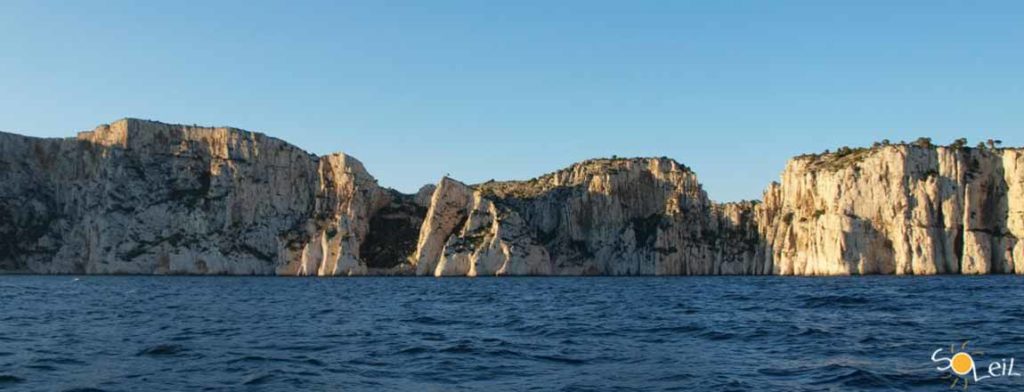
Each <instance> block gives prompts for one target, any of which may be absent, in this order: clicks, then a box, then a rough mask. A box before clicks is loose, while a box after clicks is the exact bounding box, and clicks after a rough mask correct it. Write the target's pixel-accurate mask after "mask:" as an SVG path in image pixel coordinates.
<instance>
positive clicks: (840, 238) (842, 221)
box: [756, 144, 1024, 275]
mask: <svg viewBox="0 0 1024 392" xmlns="http://www.w3.org/2000/svg"><path fill="white" fill-rule="evenodd" d="M756 211H757V221H758V231H759V233H760V235H761V237H762V238H763V241H764V244H763V246H764V249H765V251H764V253H765V254H766V255H767V256H768V260H767V261H766V264H770V265H771V266H772V271H773V273H775V274H781V275H847V274H915V275H931V274H956V273H962V274H985V273H1024V242H1022V241H1019V240H1018V239H1022V238H1024V151H1022V150H1021V149H995V148H965V147H935V146H930V145H924V146H921V145H913V144H900V145H889V146H879V147H875V148H871V149H859V150H846V151H844V152H842V153H832V154H824V155H811V156H803V157H798V158H795V159H793V160H791V161H790V162H789V164H788V165H787V166H786V170H785V171H784V172H783V174H782V182H781V183H776V184H772V185H771V186H769V187H768V189H767V190H766V191H765V194H764V203H763V204H762V205H760V206H758V208H757V209H756Z"/></svg>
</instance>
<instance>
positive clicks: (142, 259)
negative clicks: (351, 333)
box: [0, 119, 425, 275]
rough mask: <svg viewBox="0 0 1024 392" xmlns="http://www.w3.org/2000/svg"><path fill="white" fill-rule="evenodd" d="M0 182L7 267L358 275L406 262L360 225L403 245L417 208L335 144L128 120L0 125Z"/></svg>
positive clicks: (1, 264)
mask: <svg viewBox="0 0 1024 392" xmlns="http://www.w3.org/2000/svg"><path fill="white" fill-rule="evenodd" d="M0 183H3V184H4V186H3V187H2V188H0V238H2V240H0V268H2V269H3V270H5V271H19V272H35V273H98V274H151V273H188V274H281V275H350V274H364V273H366V272H367V271H368V268H371V267H374V266H375V265H369V264H367V262H365V261H363V260H364V259H366V260H371V262H372V263H374V264H377V265H376V266H380V267H384V268H391V267H393V266H395V265H398V264H400V263H402V262H404V261H405V260H404V258H402V259H401V260H394V259H393V255H388V254H382V253H378V254H372V253H370V254H368V252H365V251H363V250H362V249H361V245H363V244H364V243H366V242H367V240H368V238H370V239H372V238H373V236H370V235H369V234H368V231H369V229H370V227H371V226H373V225H374V223H375V222H389V223H382V224H381V226H382V227H381V230H379V232H378V233H377V234H378V236H377V238H380V237H381V236H383V237H386V238H388V239H387V240H383V241H381V240H378V241H377V242H375V243H376V244H379V243H387V244H389V245H390V244H391V242H390V241H394V243H395V244H396V245H400V244H401V242H402V240H403V239H404V240H405V241H406V242H407V243H408V242H410V240H409V239H408V238H403V235H404V236H405V237H408V236H409V234H408V231H409V230H410V228H411V230H412V231H413V232H415V231H417V230H418V227H419V224H420V222H421V221H422V214H420V215H419V216H417V215H416V214H419V213H421V212H424V211H425V207H422V206H417V205H415V202H414V200H412V198H411V197H406V196H403V195H398V194H397V193H396V192H393V191H391V190H387V189H383V188H380V187H379V186H378V185H377V183H376V181H375V180H374V179H373V177H372V176H370V175H369V174H368V173H367V172H366V170H365V169H364V168H363V165H362V164H361V163H359V161H357V160H355V159H354V158H352V157H349V156H346V155H343V154H334V155H329V156H325V157H317V156H313V155H310V154H308V153H306V152H304V151H302V150H300V149H298V148H296V147H294V146H292V145H289V144H287V143H285V142H283V141H280V140H278V139H274V138H271V137H267V136H264V135H262V134H258V133H251V132H245V131H241V130H238V129H232V128H203V127H196V126H181V125H168V124H162V123H158V122H151V121H141V120H134V119H126V120H121V121H117V122H114V123H113V124H110V125H103V126H100V127H98V128H96V129H95V130H93V131H89V132H82V133H80V134H79V135H78V137H77V138H70V139H39V138H30V137H23V136H18V135H12V134H0ZM381 213H384V214H386V216H381V215H380V214H381ZM399 221H402V222H405V223H404V224H405V225H406V226H409V227H402V224H400V223H395V222H399ZM390 230H394V231H395V232H397V233H401V234H399V235H397V236H391V233H390V232H389V231H390ZM406 247H407V248H411V246H409V245H406ZM389 248H390V247H389Z"/></svg>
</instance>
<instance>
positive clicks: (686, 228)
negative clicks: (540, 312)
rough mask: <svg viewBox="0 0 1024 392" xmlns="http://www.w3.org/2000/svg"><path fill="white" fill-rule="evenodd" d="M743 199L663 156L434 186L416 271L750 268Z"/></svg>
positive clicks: (752, 242) (748, 218)
mask: <svg viewBox="0 0 1024 392" xmlns="http://www.w3.org/2000/svg"><path fill="white" fill-rule="evenodd" d="M752 217H753V216H752V207H751V206H749V205H747V206H743V205H739V204H729V205H715V204H714V203H712V202H711V201H710V200H708V198H707V195H706V194H705V193H704V191H703V190H702V189H701V186H700V184H699V183H698V182H697V178H696V176H695V175H694V173H693V172H692V171H691V170H690V169H688V168H686V167H685V166H683V165H681V164H679V163H677V162H675V161H673V160H670V159H667V158H643V159H639V158H637V159H597V160H590V161H585V162H582V163H578V164H575V165H573V166H572V167H569V168H567V169H564V170H560V171H557V172H554V173H551V174H548V175H545V176H542V177H539V178H536V179H533V180H530V181H512V182H488V183H484V184H479V185H476V186H467V185H465V184H462V183H459V182H457V181H454V180H451V179H448V178H445V179H443V180H442V181H441V182H440V184H439V185H438V186H437V190H436V191H435V193H434V196H433V199H432V203H431V208H430V210H429V211H428V213H427V218H426V220H425V221H424V226H423V229H422V230H421V232H420V240H419V246H418V249H417V252H416V256H415V257H414V258H413V260H414V262H415V263H416V264H417V268H416V270H417V273H418V274H420V275H435V276H448V275H468V276H477V275H655V274H659V275H687V274H759V273H764V272H766V271H765V270H764V269H763V266H761V265H758V264H756V261H757V260H759V259H761V258H760V257H758V255H757V254H756V252H757V251H758V250H759V249H761V248H759V247H757V246H756V245H757V244H758V241H757V236H756V235H757V233H756V230H755V226H753V220H752Z"/></svg>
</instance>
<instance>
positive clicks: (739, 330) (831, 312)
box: [0, 276, 1024, 391]
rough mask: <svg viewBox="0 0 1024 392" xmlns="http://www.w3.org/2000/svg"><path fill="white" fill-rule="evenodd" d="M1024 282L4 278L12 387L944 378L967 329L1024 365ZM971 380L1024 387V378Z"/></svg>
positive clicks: (543, 385)
mask: <svg viewBox="0 0 1024 392" xmlns="http://www.w3.org/2000/svg"><path fill="white" fill-rule="evenodd" d="M1022 287H1024V280H1022V279H1021V278H1019V277H1015V276H984V277H964V276H956V277H913V278H909V277H907V278H901V277H855V278H793V277H666V278H653V277H648V278H489V279H488V278H481V279H464V278H458V279H449V278H446V279H433V278H337V279H315V278H310V279H302V278H258V277H112V276H111V277H106V276H82V277H70V276H0V389H5V388H9V389H12V390H40V391H51V390H57V391H59V390H76V389H77V390H103V391H133V390H149V391H154V390H289V389H297V390H339V389H344V390H367V391H379V390H437V391H449V390H488V391H490V390H572V391H586V390H636V391H651V390H679V391H688V390H722V391H744V390H786V391H804V390H807V391H814V390H837V391H838V390H860V389H871V390H921V391H943V390H949V389H948V388H949V385H950V382H951V380H949V379H944V378H943V375H942V374H940V373H939V372H937V371H936V370H935V368H934V366H935V365H934V364H933V363H932V362H931V359H930V357H931V354H932V352H933V351H934V350H935V349H937V348H939V347H947V349H948V346H949V345H950V344H956V345H957V347H959V345H960V344H961V343H962V342H963V341H965V340H969V341H970V343H969V346H968V347H969V348H970V349H971V351H976V352H977V351H983V352H984V355H982V356H980V357H979V359H980V360H981V362H983V363H984V364H987V363H988V362H989V361H991V360H992V359H998V358H1008V357H1010V356H1017V357H1018V358H1020V359H1022V360H1024V329H1022V328H1024V300H1022V295H1024V288H1022ZM1018 368H1019V369H1018V370H1019V371H1020V372H1021V373H1024V363H1020V364H1018ZM958 390H959V389H958ZM970 390H977V391H1018V390H1024V378H1021V377H1017V378H1001V379H988V380H983V381H982V382H981V383H979V384H978V385H971V387H970Z"/></svg>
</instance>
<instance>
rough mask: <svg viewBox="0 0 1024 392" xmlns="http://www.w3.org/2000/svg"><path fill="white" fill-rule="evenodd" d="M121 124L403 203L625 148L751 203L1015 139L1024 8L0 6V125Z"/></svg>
mask: <svg viewBox="0 0 1024 392" xmlns="http://www.w3.org/2000/svg"><path fill="white" fill-rule="evenodd" d="M840 3H843V4H840ZM123 117H137V118H144V119H153V120H159V121H163V122H170V123H185V124H193V123H195V124H202V125H211V126H213V125H226V126H234V127H239V128H243V129H247V130H251V131H258V132H263V133H266V134H268V135H270V136H274V137H278V138H281V139H284V140H287V141H289V142H291V143H293V144H295V145H297V146H299V147H301V148H303V149H305V150H307V151H310V152H313V153H315V154H328V153H332V152H345V153H347V154H349V155H352V156H355V157H356V158H358V159H359V160H361V161H362V162H363V163H364V164H365V166H366V167H367V169H368V170H369V171H370V172H371V174H373V175H374V176H375V177H376V178H377V179H378V181H379V182H380V183H381V184H382V185H385V186H390V187H394V188H396V189H398V190H401V191H404V192H413V191H415V190H416V189H417V188H419V187H420V186H421V185H423V184H426V183H435V182H437V181H438V180H439V179H440V177H441V176H443V175H445V174H448V175H450V176H452V177H453V178H456V179H459V180H462V181H464V182H468V183H474V182H482V181H486V180H489V179H492V178H493V179H498V180H505V179H527V178H531V177H535V176H538V175H541V174H544V173H547V172H551V171H554V170H557V169H560V168H562V167H566V166H568V165H570V164H572V163H573V162H576V161H580V160H583V159H587V158H595V157H608V156H612V155H618V156H668V157H671V158H674V159H676V160H678V161H680V162H682V163H684V164H686V165H687V166H689V167H691V168H693V169H694V170H695V171H696V172H697V175H698V178H699V179H700V181H701V182H702V183H703V184H704V187H705V189H706V190H707V192H708V194H709V196H710V197H711V198H712V199H714V200H718V201H733V200H741V199H759V198H760V197H761V192H762V190H763V189H764V188H765V186H766V185H767V184H768V183H769V182H771V181H773V180H776V179H778V176H779V174H780V172H781V171H782V169H783V168H784V166H785V163H786V161H787V160H788V159H789V158H790V157H792V156H794V155H798V154H802V153H808V152H820V151H823V150H825V149H832V150H834V149H835V148H837V147H840V146H844V145H848V146H864V145H870V144H871V143H872V142H873V141H876V140H881V139H891V140H893V141H897V140H913V139H916V138H917V137H919V136H929V137H932V138H933V139H934V140H935V141H936V142H942V143H948V142H950V141H952V140H954V139H956V138H959V137H966V138H968V139H969V140H970V141H971V143H972V144H974V143H976V142H977V141H980V140H984V139H988V138H996V139H1001V140H1003V141H1004V142H1005V144H1006V145H1015V146H1021V145H1024V2H1020V1H941V0H927V1H891V0H890V1H871V0H861V1H849V2H833V1H828V2H825V1H781V0H780V1H682V0H679V1H639V0H636V1H613V2H606V1H600V0H584V1H445V0H431V1H418V2H411V1H409V2H395V1H383V0H378V1H365V2H349V1H324V2H316V1H303V2H288V1H278V2H267V1H188V0H182V1H163V2H143V1H70V2H69V1H11V0H7V1H4V2H3V3H2V4H0V131H6V132H14V133H20V134H25V135H33V136H46V137H67V136H73V135H74V133H75V132H78V131H82V130H88V129H92V128H93V127H95V126H96V125H99V124H104V123H109V122H112V121H115V120H117V119H119V118H123Z"/></svg>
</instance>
